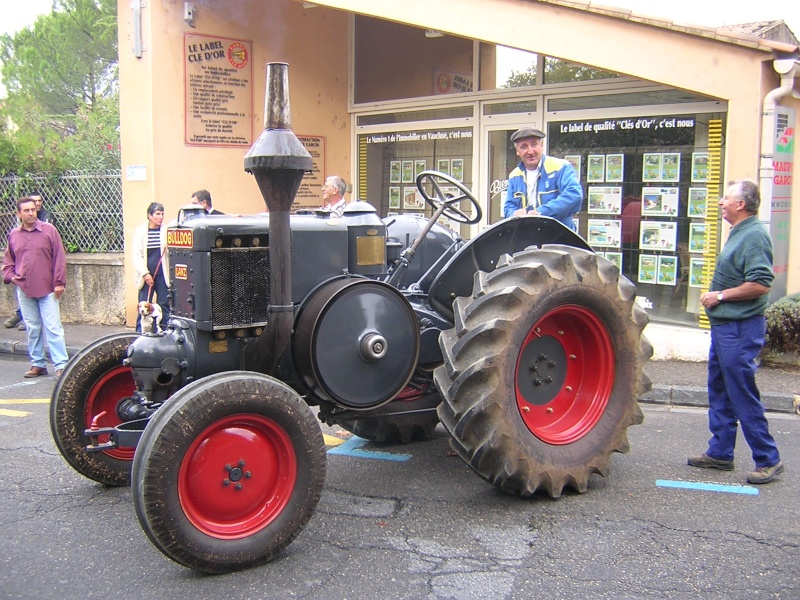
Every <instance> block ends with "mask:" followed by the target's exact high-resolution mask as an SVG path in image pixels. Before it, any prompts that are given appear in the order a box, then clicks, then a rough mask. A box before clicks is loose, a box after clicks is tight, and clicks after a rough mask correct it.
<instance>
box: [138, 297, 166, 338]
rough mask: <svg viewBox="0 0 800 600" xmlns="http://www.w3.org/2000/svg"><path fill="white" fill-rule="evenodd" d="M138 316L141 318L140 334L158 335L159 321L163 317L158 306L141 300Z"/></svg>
mask: <svg viewBox="0 0 800 600" xmlns="http://www.w3.org/2000/svg"><path fill="white" fill-rule="evenodd" d="M139 314H140V315H141V317H142V318H141V324H142V333H158V332H159V331H161V319H162V318H163V316H164V315H163V313H162V311H161V307H160V306H159V305H158V304H156V303H155V302H147V300H142V301H141V302H139Z"/></svg>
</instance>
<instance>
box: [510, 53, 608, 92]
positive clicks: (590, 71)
mask: <svg viewBox="0 0 800 600" xmlns="http://www.w3.org/2000/svg"><path fill="white" fill-rule="evenodd" d="M612 77H618V75H617V74H616V73H614V72H612V71H604V70H603V69H597V68H595V67H589V66H586V65H577V64H574V63H569V62H567V61H564V60H561V59H559V58H553V57H552V56H546V57H545V59H544V82H545V83H548V84H551V83H569V82H571V81H589V80H592V79H610V78H612ZM532 85H536V62H533V63H532V64H531V66H530V67H528V69H527V70H525V71H512V72H511V75H510V76H509V78H508V80H507V81H506V83H505V84H504V85H503V86H502V87H505V88H517V87H527V86H532Z"/></svg>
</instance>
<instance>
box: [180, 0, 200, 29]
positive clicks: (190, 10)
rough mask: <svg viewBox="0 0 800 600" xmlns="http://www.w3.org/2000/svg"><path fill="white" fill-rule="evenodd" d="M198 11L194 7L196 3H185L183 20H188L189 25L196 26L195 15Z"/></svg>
mask: <svg viewBox="0 0 800 600" xmlns="http://www.w3.org/2000/svg"><path fill="white" fill-rule="evenodd" d="M196 12H197V9H196V8H195V7H194V4H192V3H191V2H184V3H183V20H184V21H186V24H187V25H189V27H194V16H195V13H196Z"/></svg>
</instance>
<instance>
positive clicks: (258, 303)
mask: <svg viewBox="0 0 800 600" xmlns="http://www.w3.org/2000/svg"><path fill="white" fill-rule="evenodd" d="M269 293H270V270H269V248H224V249H219V250H212V251H211V319H212V324H213V327H214V329H221V328H226V327H250V326H253V325H264V324H266V322H267V307H268V306H269Z"/></svg>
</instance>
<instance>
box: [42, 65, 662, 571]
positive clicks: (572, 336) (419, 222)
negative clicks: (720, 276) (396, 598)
mask: <svg viewBox="0 0 800 600" xmlns="http://www.w3.org/2000/svg"><path fill="white" fill-rule="evenodd" d="M266 113H267V114H266V116H265V119H266V128H265V130H264V132H263V133H262V135H261V136H260V137H259V139H258V140H257V141H256V143H255V144H254V145H253V147H252V148H251V149H250V151H249V152H248V153H247V155H246V157H245V169H246V170H247V171H249V172H251V173H252V174H253V175H254V176H255V178H256V181H257V183H258V185H259V188H260V190H261V193H262V195H263V196H264V199H265V201H266V204H267V207H268V209H269V212H268V213H265V214H262V215H255V216H251V217H225V216H209V217H200V218H189V217H190V216H191V215H188V214H186V215H184V214H182V215H181V217H180V219H179V221H178V223H177V225H176V226H174V227H172V228H170V229H169V231H168V240H169V241H168V245H169V252H170V265H171V269H172V280H173V287H172V291H171V293H172V298H171V301H172V306H173V313H172V317H171V318H170V321H169V324H168V328H167V330H166V331H165V332H162V333H153V334H146V335H138V334H118V335H112V336H109V337H105V338H103V339H100V340H98V341H96V342H94V343H93V344H91V345H89V346H88V347H86V348H85V349H84V350H83V351H81V352H80V353H79V354H77V355H76V356H74V357H73V358H72V360H71V361H70V362H69V364H68V365H67V367H66V369H65V371H64V374H63V375H62V377H61V378H60V379H59V381H58V383H57V385H56V388H55V390H54V392H53V401H52V407H51V414H50V417H51V428H52V432H53V436H54V439H55V442H56V445H57V446H58V449H59V450H60V451H61V453H62V454H63V456H64V457H65V458H66V460H67V462H68V463H69V464H70V465H72V467H74V468H75V469H76V470H77V471H78V472H80V473H82V474H83V475H85V476H86V477H88V478H90V479H93V480H95V481H98V482H100V483H103V484H106V485H127V484H128V483H132V488H133V498H134V503H135V508H136V513H137V516H138V518H139V521H140V523H141V525H142V527H143V528H144V530H145V532H146V534H147V536H148V537H149V538H150V540H151V541H152V542H153V543H154V544H155V545H156V546H157V547H158V548H159V549H160V550H161V551H162V552H163V553H164V554H166V555H167V556H168V557H170V558H172V559H174V560H175V561H177V562H179V563H181V564H183V565H186V566H188V567H191V568H193V569H197V570H200V571H205V572H210V573H215V572H226V571H232V570H235V569H241V568H245V567H249V566H253V565H257V564H261V563H265V562H267V561H269V560H270V559H272V558H273V557H274V556H276V554H278V553H279V552H280V551H281V550H282V549H283V548H284V547H286V546H287V545H288V544H289V543H290V542H291V541H292V540H293V539H294V538H295V537H296V536H297V535H298V533H299V532H300V531H301V530H302V528H303V527H304V526H305V525H306V523H307V522H308V521H309V519H310V518H311V516H312V513H313V512H314V509H315V507H316V505H317V502H318V500H319V498H320V494H321V492H322V488H323V484H324V481H325V469H326V449H325V444H324V441H323V436H322V432H321V429H320V426H319V421H318V419H319V420H321V421H323V422H325V423H328V424H337V425H339V426H341V427H343V428H345V429H347V430H349V431H351V432H353V433H354V434H356V435H358V436H361V437H363V438H366V439H368V440H372V441H376V442H382V443H389V442H408V441H411V440H412V439H426V438H429V437H430V436H431V435H432V434H433V430H434V427H436V425H437V424H438V423H439V422H441V423H442V425H443V426H444V429H445V430H446V431H447V433H448V434H449V435H450V438H451V445H452V447H453V449H454V450H455V452H457V453H458V455H459V456H460V457H461V458H462V459H463V460H464V461H465V462H466V463H467V464H468V465H469V466H470V467H471V468H472V469H473V470H474V471H475V472H476V473H477V474H478V475H479V476H480V477H482V478H483V479H485V480H486V481H488V482H489V483H491V484H493V485H494V486H496V487H498V488H500V489H502V490H505V491H507V492H511V493H516V494H519V495H521V496H524V497H528V496H531V495H533V494H534V493H535V492H536V491H537V490H542V491H544V492H545V493H547V494H549V495H550V496H552V497H558V496H560V495H561V493H562V490H563V489H564V488H565V487H569V488H573V489H575V490H577V491H578V492H583V491H585V490H586V487H587V482H588V479H589V476H590V475H591V474H592V473H599V474H601V475H604V474H605V473H606V472H607V471H608V468H609V460H610V455H611V454H612V453H613V452H626V451H627V450H628V440H627V433H626V431H627V428H628V426H629V425H631V424H635V423H640V422H641V420H642V413H641V411H640V409H639V407H638V404H637V399H638V397H639V396H640V395H641V394H642V393H643V392H644V391H645V390H646V389H647V388H648V385H649V384H648V381H647V379H646V377H645V376H644V375H643V373H642V368H643V365H644V362H645V361H646V360H647V359H648V358H649V356H650V354H651V352H652V349H651V347H650V345H649V343H648V342H647V341H646V339H645V338H644V337H643V335H642V330H643V329H644V327H645V324H646V323H647V316H646V315H645V313H644V311H643V310H641V309H640V308H639V306H638V305H637V304H636V303H635V302H634V298H635V289H634V286H633V284H632V283H630V282H629V281H628V280H626V279H625V278H623V277H621V276H620V273H619V269H618V268H617V267H616V266H614V265H613V264H612V263H611V262H609V261H607V260H605V259H603V258H600V257H598V256H597V255H596V254H595V253H593V252H592V250H591V248H590V247H589V246H588V245H587V244H586V242H585V241H584V240H583V239H582V238H580V237H579V236H578V235H576V234H575V233H574V232H572V231H571V230H569V229H568V228H566V227H564V226H562V225H561V224H560V223H558V222H557V221H555V220H552V219H549V218H545V217H521V218H512V219H507V220H504V221H502V222H500V223H497V224H496V225H494V226H492V227H489V228H488V229H486V230H485V231H483V232H481V233H480V234H479V235H477V236H476V237H474V238H472V239H470V240H469V241H464V240H462V239H461V238H460V237H459V236H458V235H456V234H455V233H453V232H451V231H450V230H449V229H447V228H445V227H443V226H442V225H440V224H439V223H438V222H437V221H438V220H439V219H440V217H446V218H448V219H451V220H452V221H455V222H460V223H475V222H477V221H478V220H479V219H480V218H481V209H480V205H479V204H478V202H477V201H476V200H475V198H474V196H473V195H472V194H471V193H470V192H469V190H468V189H466V188H465V187H464V185H463V184H461V183H460V182H458V181H455V180H454V179H452V178H449V177H447V176H446V175H443V174H441V173H435V172H425V173H422V174H421V175H420V176H419V177H418V178H417V188H418V190H419V192H420V193H421V194H422V195H423V197H424V199H425V200H426V202H427V203H428V204H429V205H430V206H431V208H432V211H433V214H432V216H431V217H430V219H428V220H425V219H421V218H414V217H403V216H395V217H390V218H388V219H384V220H381V219H380V218H379V217H378V215H377V213H376V211H375V209H374V208H373V207H372V206H371V205H370V204H368V203H366V202H352V203H351V204H350V205H349V206H348V207H347V209H346V210H345V212H344V214H343V215H342V216H341V217H338V216H336V215H332V214H330V213H325V212H324V211H311V212H307V214H294V215H291V216H290V208H291V204H292V200H293V198H294V196H295V194H296V192H297V189H298V187H299V185H300V181H301V179H302V177H303V175H304V173H305V172H306V171H308V170H310V169H311V166H312V164H311V157H310V156H309V154H308V153H307V152H306V151H305V149H304V148H303V147H302V145H301V144H300V142H299V141H298V140H297V138H296V137H295V135H294V134H293V133H292V131H291V129H290V126H289V104H288V74H287V66H286V65H285V64H271V65H269V66H268V70H267V102H266ZM452 188H456V189H458V192H457V193H456V194H452V193H445V191H446V192H449V191H450V190H451V189H452ZM443 190H444V191H443ZM311 407H315V409H312V408H311Z"/></svg>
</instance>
